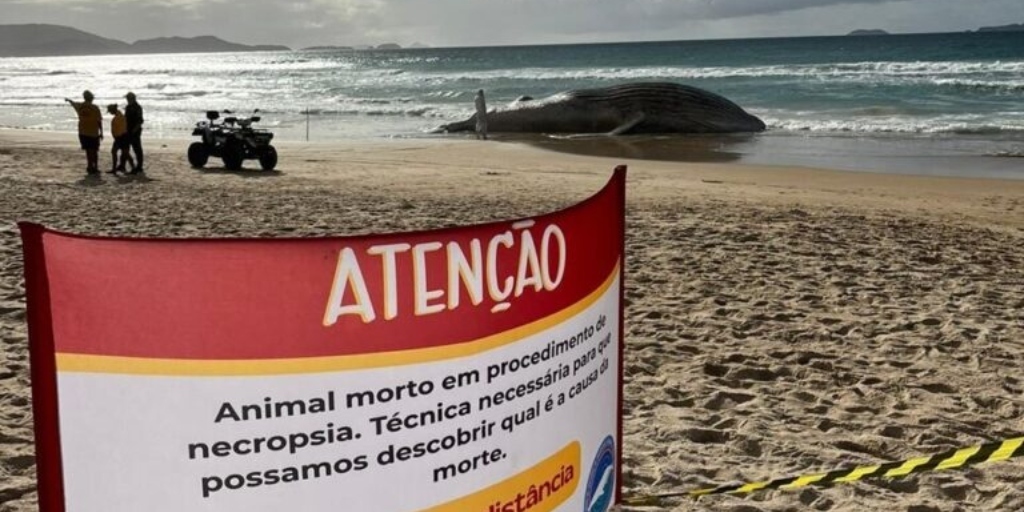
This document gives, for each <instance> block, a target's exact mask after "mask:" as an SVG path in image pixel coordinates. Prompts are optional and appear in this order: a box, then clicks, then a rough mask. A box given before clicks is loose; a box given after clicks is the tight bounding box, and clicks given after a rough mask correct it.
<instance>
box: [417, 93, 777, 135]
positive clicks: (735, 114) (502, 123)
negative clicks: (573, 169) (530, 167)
mask: <svg viewBox="0 0 1024 512" xmlns="http://www.w3.org/2000/svg"><path fill="white" fill-rule="evenodd" d="M475 127H476V114H473V116H472V117H470V118H469V119H467V120H465V121H458V122H454V123H449V124H445V125H442V126H440V127H438V128H437V129H435V130H434V133H447V132H463V131H473V130H474V129H475ZM487 127H488V131H490V132H515V133H579V134H582V133H607V134H609V135H624V134H653V133H736V132H759V131H763V130H764V129H765V125H764V122H763V121H761V120H760V119H758V118H757V117H756V116H753V115H751V114H749V113H747V112H746V111H745V110H743V109H742V108H740V106H739V105H737V104H735V103H733V102H732V101H729V100H728V99H726V98H724V97H722V96H719V95H718V94H715V93H713V92H709V91H705V90H703V89H698V88H696V87H691V86H688V85H682V84H676V83H666V82H655V83H632V84H623V85H615V86H611V87H603V88H599V89H581V90H575V91H569V92H564V93H559V94H555V95H554V96H550V97H548V98H544V99H540V100H529V101H516V102H515V103H513V104H512V105H510V106H509V107H507V108H503V109H495V110H491V111H489V112H488V113H487Z"/></svg>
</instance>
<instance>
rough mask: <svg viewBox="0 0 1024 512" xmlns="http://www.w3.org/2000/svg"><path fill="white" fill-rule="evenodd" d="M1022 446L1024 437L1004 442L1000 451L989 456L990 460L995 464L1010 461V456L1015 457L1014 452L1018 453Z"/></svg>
mask: <svg viewBox="0 0 1024 512" xmlns="http://www.w3.org/2000/svg"><path fill="white" fill-rule="evenodd" d="M1021 444H1024V437H1018V438H1017V439H1008V440H1006V441H1003V445H1002V446H1000V447H999V449H998V450H996V451H994V452H992V455H990V456H989V458H988V460H990V461H992V462H995V461H1000V460H1006V459H1009V458H1010V455H1013V452H1015V451H1017V449H1018V448H1020V445H1021Z"/></svg>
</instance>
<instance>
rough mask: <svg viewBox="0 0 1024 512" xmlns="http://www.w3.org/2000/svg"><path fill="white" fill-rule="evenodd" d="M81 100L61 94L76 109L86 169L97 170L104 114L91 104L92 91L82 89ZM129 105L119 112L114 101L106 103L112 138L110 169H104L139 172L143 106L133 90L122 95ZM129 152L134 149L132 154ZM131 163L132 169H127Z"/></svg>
mask: <svg viewBox="0 0 1024 512" xmlns="http://www.w3.org/2000/svg"><path fill="white" fill-rule="evenodd" d="M82 98H83V100H84V101H82V102H77V101H71V99H70V98H64V101H66V102H68V103H69V104H70V105H71V106H72V107H73V108H74V109H75V112H76V113H78V141H79V142H80V143H81V145H82V149H83V150H85V159H86V173H87V174H89V175H93V174H99V172H100V166H99V151H100V141H101V140H102V139H103V115H102V114H101V113H100V109H99V107H97V106H96V105H94V104H93V99H94V96H93V94H92V92H90V91H85V92H83V93H82ZM125 99H126V100H128V105H127V106H126V107H125V109H124V113H122V112H121V111H120V110H119V109H118V106H117V103H111V104H110V105H107V113H109V114H110V115H112V116H113V118H111V120H110V136H111V137H113V138H114V142H113V144H112V147H111V150H110V158H111V164H110V170H109V171H107V172H110V173H114V174H116V173H118V172H123V173H126V174H142V173H143V172H144V171H143V165H142V164H143V155H142V122H143V120H142V106H141V105H139V102H138V101H137V99H136V98H135V93H132V92H129V93H128V94H126V95H125ZM130 153H135V158H134V159H133V158H132V155H131V154H130ZM128 165H130V166H131V170H126V169H127V167H126V166H128Z"/></svg>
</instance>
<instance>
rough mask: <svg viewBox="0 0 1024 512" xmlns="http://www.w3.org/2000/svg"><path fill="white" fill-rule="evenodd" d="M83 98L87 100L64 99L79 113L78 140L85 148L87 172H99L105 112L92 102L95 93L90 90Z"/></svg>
mask: <svg viewBox="0 0 1024 512" xmlns="http://www.w3.org/2000/svg"><path fill="white" fill-rule="evenodd" d="M82 98H83V99H85V101H83V102H81V103H78V102H75V101H71V100H70V99H69V98H64V101H66V102H68V103H69V104H71V106H72V107H73V108H74V109H75V112H76V113H78V142H79V143H81V145H82V149H84V150H85V160H86V165H88V167H87V168H86V172H87V173H89V174H99V172H100V165H99V152H100V139H102V138H103V114H101V113H100V109H99V107H97V106H96V105H93V104H92V99H93V95H92V93H91V92H89V91H85V92H83V93H82Z"/></svg>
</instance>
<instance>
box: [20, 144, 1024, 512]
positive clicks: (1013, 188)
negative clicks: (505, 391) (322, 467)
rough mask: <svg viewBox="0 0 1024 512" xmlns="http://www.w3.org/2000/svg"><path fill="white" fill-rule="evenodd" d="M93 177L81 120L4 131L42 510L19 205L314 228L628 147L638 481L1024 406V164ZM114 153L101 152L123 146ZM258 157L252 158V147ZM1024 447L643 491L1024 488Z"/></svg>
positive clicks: (440, 167)
mask: <svg viewBox="0 0 1024 512" xmlns="http://www.w3.org/2000/svg"><path fill="white" fill-rule="evenodd" d="M186 146H187V141H147V148H148V150H149V153H148V157H147V160H148V162H149V163H148V167H149V172H148V175H147V176H146V177H145V178H113V177H111V176H109V175H104V176H102V177H101V178H100V179H85V178H84V172H83V169H84V158H83V156H82V154H81V152H80V151H78V150H77V149H75V147H74V140H73V137H71V136H61V135H55V134H45V133H34V132H23V131H0V198H2V200H0V346H2V354H0V512H15V511H17V512H24V511H29V510H36V509H37V505H36V499H37V498H36V494H35V490H34V489H35V488H34V485H35V461H34V456H33V451H34V450H33V446H32V439H33V434H32V418H31V406H30V400H31V396H30V395H31V394H30V389H29V369H28V361H27V360H28V353H27V333H26V326H25V309H24V307H25V304H24V287H23V283H22V267H21V247H20V241H19V239H18V234H17V230H16V227H15V225H14V223H15V222H16V221H19V220H31V221H35V222H41V223H44V224H46V225H47V226H50V227H53V228H56V229H61V230H67V231H73V232H79V233H88V234H100V235H123V236H136V235H147V236H167V237H186V236H187V237H195V236H271V237H272V236H307V235H309V236H315V235H345V234H355V233H370V232H388V231H397V230H411V229H424V228H433V227H441V226H449V225H453V224H465V223H475V222H484V221H490V220H497V219H507V218H514V217H522V216H531V215H536V214H540V213H544V212H548V211H551V210H554V209H557V208H561V207H564V206H567V205H570V204H573V203H575V202H577V201H579V200H581V199H583V198H585V197H587V196H589V195H590V194H592V193H593V192H595V191H596V190H598V189H599V188H600V187H601V186H602V185H603V184H604V182H605V181H606V180H607V178H608V177H609V175H610V173H611V170H612V168H613V167H614V166H615V165H616V164H619V163H626V164H628V165H629V167H630V175H629V182H628V202H627V208H628V213H627V216H628V218H627V226H628V227H627V229H628V232H627V249H626V250H627V270H626V272H627V285H626V299H627V304H626V315H627V316H626V328H627V332H626V344H627V348H626V355H627V357H626V368H625V372H626V384H625V420H624V421H625V440H624V443H625V450H624V451H625V461H624V463H625V482H624V484H625V488H626V490H627V491H628V492H671V491H678V490H689V489H694V488H702V487H707V486H709V485H715V484H720V483H738V482H741V481H750V480H764V479H769V478H773V477H779V476H788V475H795V474H802V473H806V472H816V471H822V470H829V469H833V468H836V467H839V466H843V465H847V464H851V463H856V464H860V463H873V462H882V461H889V460H898V459H902V458H905V457H909V456H914V455H921V454H931V453H937V452H940V451H944V450H947V449H950V448H956V447H962V446H971V445H975V444H979V443H983V442H987V441H991V440H998V439H1002V438H1006V437H1014V436H1018V435H1020V433H1021V432H1022V431H1024V398H1022V397H1021V394H1022V391H1024V382H1022V379H1024V375H1022V373H1021V371H1020V366H1021V364H1022V363H1024V313H1022V312H1024V252H1022V251H1021V247H1024V181H1017V180H1010V181H1000V180H971V179H957V178H937V177H932V178H921V177H911V176H901V175H894V174H869V173H858V172H834V171H825V170H813V169H798V168H782V167H755V166H744V165H736V164H734V163H715V162H704V163H690V164H683V163H678V162H663V161H645V160H628V159H623V158H615V159H609V158H600V157H594V156H579V155H570V154H563V153H555V152H550V151H543V150H540V149H537V148H532V147H528V146H525V145H520V144H503V143H497V142H472V141H461V140H458V141H452V140H400V141H350V142H343V143H335V144H295V143H289V144H283V145H281V146H279V152H280V156H281V163H280V166H279V170H278V171H275V172H270V173H267V172H261V171H241V172H229V171H224V170H222V169H219V168H215V169H211V170H208V171H205V172H200V171H196V170H193V169H191V168H189V167H188V164H187V162H186V160H185V157H184V154H185V147H186ZM108 159H109V154H106V153H101V163H102V164H104V165H106V164H107V163H109V160H108ZM246 166H247V167H253V166H254V162H247V163H246ZM1022 483H1024V463H1022V462H1015V461H1010V462H1004V463H997V464H987V465H983V466H979V467H976V468H971V469H967V470H964V471H950V472H942V473H929V474H926V475H922V476H920V477H915V478H910V479H906V480H898V481H892V482H885V481H865V482H861V483H857V484H853V485H846V486H840V487H836V488H832V489H804V490H801V491H771V492H763V493H758V494H754V495H751V496H750V497H747V498H742V497H730V496H725V497H710V498H705V499H702V500H701V501H700V502H693V501H689V500H685V499H684V500H676V501H670V502H668V503H667V504H665V506H663V507H660V508H636V509H627V510H677V511H691V510H693V511H696V510H727V511H732V512H757V511H780V512H781V511H789V510H822V511H851V512H852V511H863V510H893V511H906V512H931V511H943V512H945V511H954V510H982V511H1006V510H1020V509H1024V490H1021V489H1022Z"/></svg>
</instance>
